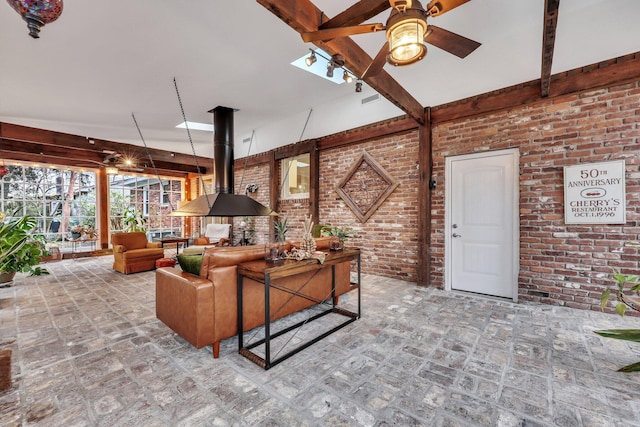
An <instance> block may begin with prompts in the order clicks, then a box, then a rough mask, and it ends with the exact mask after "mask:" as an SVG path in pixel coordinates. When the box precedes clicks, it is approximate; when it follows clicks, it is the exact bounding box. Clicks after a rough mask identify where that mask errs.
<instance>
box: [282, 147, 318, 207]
mask: <svg viewBox="0 0 640 427" xmlns="http://www.w3.org/2000/svg"><path fill="white" fill-rule="evenodd" d="M310 164H311V162H310V156H309V153H306V154H301V155H299V156H296V157H289V158H288V159H284V160H282V199H285V200H286V199H305V198H308V197H309V185H310V182H311V180H310V176H311V174H310V170H311V168H310Z"/></svg>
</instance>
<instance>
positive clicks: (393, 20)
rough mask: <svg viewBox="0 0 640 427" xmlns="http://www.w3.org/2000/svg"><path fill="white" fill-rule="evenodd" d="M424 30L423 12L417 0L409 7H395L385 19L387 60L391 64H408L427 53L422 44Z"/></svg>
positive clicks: (425, 25) (425, 22)
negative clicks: (387, 47)
mask: <svg viewBox="0 0 640 427" xmlns="http://www.w3.org/2000/svg"><path fill="white" fill-rule="evenodd" d="M426 32H427V21H426V19H425V12H424V9H423V8H422V5H420V3H419V2H415V5H410V7H409V8H406V7H405V8H398V7H396V8H395V9H394V10H393V11H392V12H391V15H390V16H389V20H388V21H387V41H388V42H389V55H387V62H388V63H389V64H392V65H409V64H413V63H414V62H417V61H420V60H421V59H422V58H424V57H425V55H426V54H427V47H426V46H425V44H424V36H425V34H426Z"/></svg>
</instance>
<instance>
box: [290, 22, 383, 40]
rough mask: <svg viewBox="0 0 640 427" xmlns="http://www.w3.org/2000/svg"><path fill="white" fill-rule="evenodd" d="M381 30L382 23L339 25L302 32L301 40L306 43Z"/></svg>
mask: <svg viewBox="0 0 640 427" xmlns="http://www.w3.org/2000/svg"><path fill="white" fill-rule="evenodd" d="M382 30H384V25H382V24H363V25H355V26H352V27H339V28H329V29H326V30H318V31H311V32H308V33H302V34H301V36H302V40H304V41H305V42H306V43H308V42H316V41H320V40H331V39H336V38H338V37H348V36H352V35H354V34H364V33H373V32H376V31H382Z"/></svg>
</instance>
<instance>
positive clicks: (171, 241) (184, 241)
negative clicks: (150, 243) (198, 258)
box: [159, 237, 189, 256]
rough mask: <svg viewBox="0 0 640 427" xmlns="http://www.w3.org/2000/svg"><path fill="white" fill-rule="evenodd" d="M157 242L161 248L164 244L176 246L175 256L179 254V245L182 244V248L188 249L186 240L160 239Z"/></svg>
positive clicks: (187, 240)
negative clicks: (160, 244)
mask: <svg viewBox="0 0 640 427" xmlns="http://www.w3.org/2000/svg"><path fill="white" fill-rule="evenodd" d="M159 242H160V243H162V247H163V248H164V245H165V244H170V245H172V244H174V243H175V244H176V256H177V255H178V254H179V253H180V243H183V244H184V247H185V248H186V247H188V246H189V239H188V238H182V237H180V238H167V239H163V238H160V239H159Z"/></svg>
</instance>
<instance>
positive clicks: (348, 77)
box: [342, 70, 353, 83]
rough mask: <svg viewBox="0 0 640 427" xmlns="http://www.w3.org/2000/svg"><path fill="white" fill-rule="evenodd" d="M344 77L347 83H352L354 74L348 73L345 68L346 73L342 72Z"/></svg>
mask: <svg viewBox="0 0 640 427" xmlns="http://www.w3.org/2000/svg"><path fill="white" fill-rule="evenodd" d="M342 79H343V80H344V81H345V82H347V83H351V82H352V81H353V76H351V74H349V73H347V70H344V73H343V74H342Z"/></svg>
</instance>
